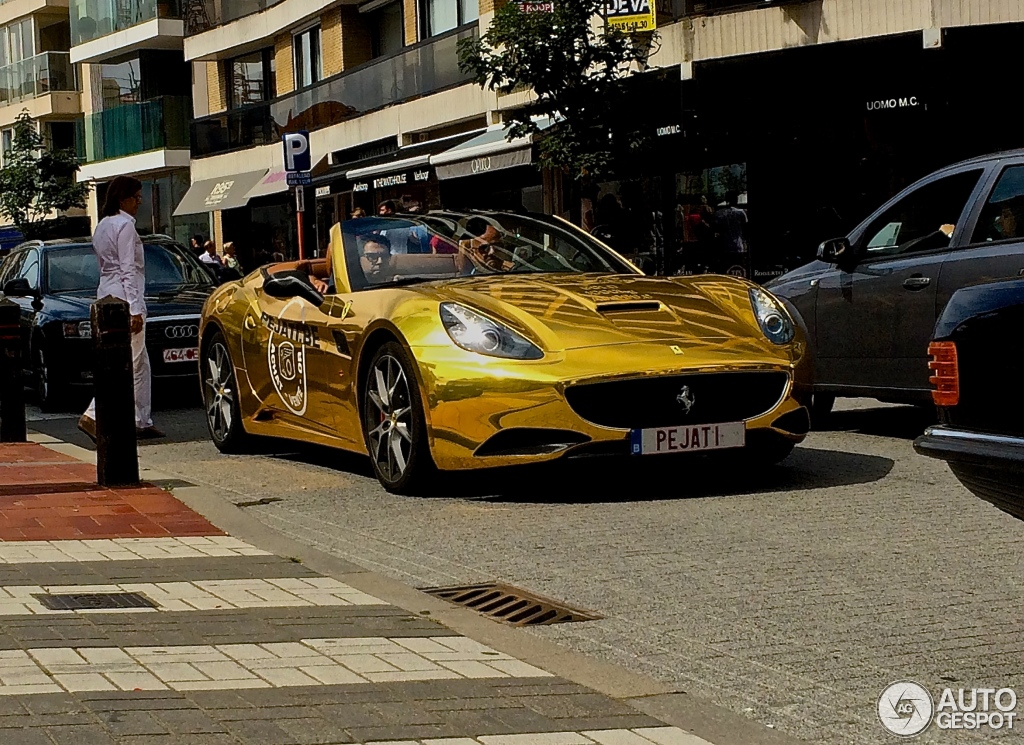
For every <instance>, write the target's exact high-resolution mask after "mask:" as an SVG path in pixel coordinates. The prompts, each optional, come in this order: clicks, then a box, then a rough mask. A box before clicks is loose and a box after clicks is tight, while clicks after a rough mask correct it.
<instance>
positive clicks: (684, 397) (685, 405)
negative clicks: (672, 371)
mask: <svg viewBox="0 0 1024 745" xmlns="http://www.w3.org/2000/svg"><path fill="white" fill-rule="evenodd" d="M676 403H678V404H679V405H680V406H681V407H682V409H683V413H684V414H689V413H690V409H692V408H693V405H694V404H695V403H696V401H695V400H694V398H693V391H691V390H690V386H688V385H684V386H683V388H682V390H681V391H679V393H678V395H677V396H676Z"/></svg>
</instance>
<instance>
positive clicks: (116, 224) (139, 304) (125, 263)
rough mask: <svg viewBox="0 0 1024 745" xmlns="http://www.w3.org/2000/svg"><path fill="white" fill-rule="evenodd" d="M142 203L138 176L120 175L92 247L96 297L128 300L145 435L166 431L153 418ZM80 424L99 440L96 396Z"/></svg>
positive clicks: (139, 422)
mask: <svg viewBox="0 0 1024 745" xmlns="http://www.w3.org/2000/svg"><path fill="white" fill-rule="evenodd" d="M140 204H142V183H141V182H139V181H138V179H134V178H132V177H131V176H118V177H117V178H115V179H114V180H113V181H111V182H110V185H109V186H108V187H107V196H106V199H105V200H104V203H103V211H102V214H103V219H102V220H100V222H99V225H97V226H96V232H95V233H94V234H93V237H92V247H93V251H95V253H96V261H97V262H98V264H99V270H100V285H99V288H98V289H97V291H96V297H97V299H100V298H104V297H106V296H107V295H112V296H113V297H116V298H118V299H120V300H125V301H127V302H128V309H129V312H130V313H131V332H132V366H133V368H134V370H135V430H136V434H137V435H138V436H139V437H141V438H153V437H163V436H164V434H163V432H161V431H160V430H158V429H157V428H156V427H154V426H153V418H152V411H153V399H152V372H151V370H150V366H149V353H148V352H147V351H146V297H145V293H146V255H145V252H144V250H143V247H142V239H140V238H139V234H138V232H136V230H135V215H136V214H138V211H139V205H140ZM78 428H79V429H81V430H82V431H83V432H85V433H86V434H87V435H89V437H91V438H92V439H93V440H95V439H96V399H93V400H92V401H91V402H90V403H89V408H88V409H86V411H85V413H84V414H83V415H82V418H81V419H79V420H78Z"/></svg>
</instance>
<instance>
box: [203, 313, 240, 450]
mask: <svg viewBox="0 0 1024 745" xmlns="http://www.w3.org/2000/svg"><path fill="white" fill-rule="evenodd" d="M199 364H200V370H201V371H202V377H203V408H204V409H205V410H206V426H207V428H208V429H209V431H210V439H212V440H213V444H214V445H216V446H217V449H218V450H220V451H221V452H222V453H229V454H238V453H246V452H249V451H250V449H251V445H252V435H250V434H249V433H247V432H246V431H245V428H244V427H243V426H242V410H241V408H240V407H239V405H238V384H237V382H236V379H235V367H234V365H233V364H232V363H231V355H230V353H229V352H228V345H227V341H226V340H225V339H224V335H223V334H222V333H220V332H219V331H217V332H214V334H213V336H212V337H211V338H210V342H209V343H208V344H206V345H205V347H204V349H203V355H202V359H201V360H200V362H199Z"/></svg>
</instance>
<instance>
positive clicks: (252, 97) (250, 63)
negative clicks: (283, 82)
mask: <svg viewBox="0 0 1024 745" xmlns="http://www.w3.org/2000/svg"><path fill="white" fill-rule="evenodd" d="M272 60H273V55H272V54H271V50H269V49H263V50H261V51H259V52H253V53H252V54H246V55H244V56H242V57H235V58H234V59H233V60H228V64H227V70H228V90H229V91H230V93H231V100H230V105H231V108H233V109H237V108H239V107H241V106H249V105H251V104H254V103H261V102H263V101H269V100H270V99H271V98H273V97H274V87H275V86H274V73H273V71H272V64H271V63H272Z"/></svg>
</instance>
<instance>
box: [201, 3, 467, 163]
mask: <svg viewBox="0 0 1024 745" xmlns="http://www.w3.org/2000/svg"><path fill="white" fill-rule="evenodd" d="M476 33H477V31H476V24H475V23H474V24H473V25H472V26H463V27H461V28H458V29H456V30H454V31H452V32H451V33H449V34H446V35H444V36H437V37H434V38H433V39H429V40H427V41H425V42H422V43H420V44H417V45H416V46H413V47H408V48H406V49H404V50H402V51H401V52H398V53H397V54H394V55H392V56H390V57H385V58H382V59H377V60H373V61H372V62H368V63H367V64H365V65H362V66H360V67H357V68H355V69H354V70H350V71H348V72H343V73H341V74H339V75H335V76H334V77H331V78H327V79H326V80H322V81H321V82H319V83H317V84H316V85H314V86H311V87H309V88H305V89H303V90H301V91H296V92H295V93H291V94H288V95H286V96H281V97H280V98H276V99H274V100H273V101H268V102H266V103H262V104H255V105H252V106H244V107H241V108H238V109H232V110H230V111H227V112H225V113H222V114H214V115H213V116H206V117H203V118H201V119H196V120H195V121H194V122H193V123H192V157H193V158H201V157H203V156H206V155H216V154H218V153H226V152H229V151H231V150H240V149H243V148H248V147H253V146H255V145H266V144H268V143H271V142H279V141H280V139H281V135H283V134H285V133H287V132H295V131H299V130H307V131H313V130H317V129H322V128H323V127H327V126H330V125H332V124H337V123H339V122H343V121H346V120H348V119H354V118H356V117H359V116H362V115H363V114H366V113H368V112H370V111H375V110H377V109H380V108H383V107H385V106H390V105H392V104H396V103H401V102H403V101H408V100H410V99H413V98H419V97H421V96H426V95H428V94H431V93H436V92H437V91H440V90H444V89H445V88H451V87H453V86H456V85H459V84H461V83H465V82H468V81H469V79H470V76H469V75H467V74H466V73H463V72H461V71H460V70H459V61H458V54H457V52H456V45H457V44H458V42H459V40H460V39H465V38H469V37H472V36H474V35H475V34H476Z"/></svg>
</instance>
